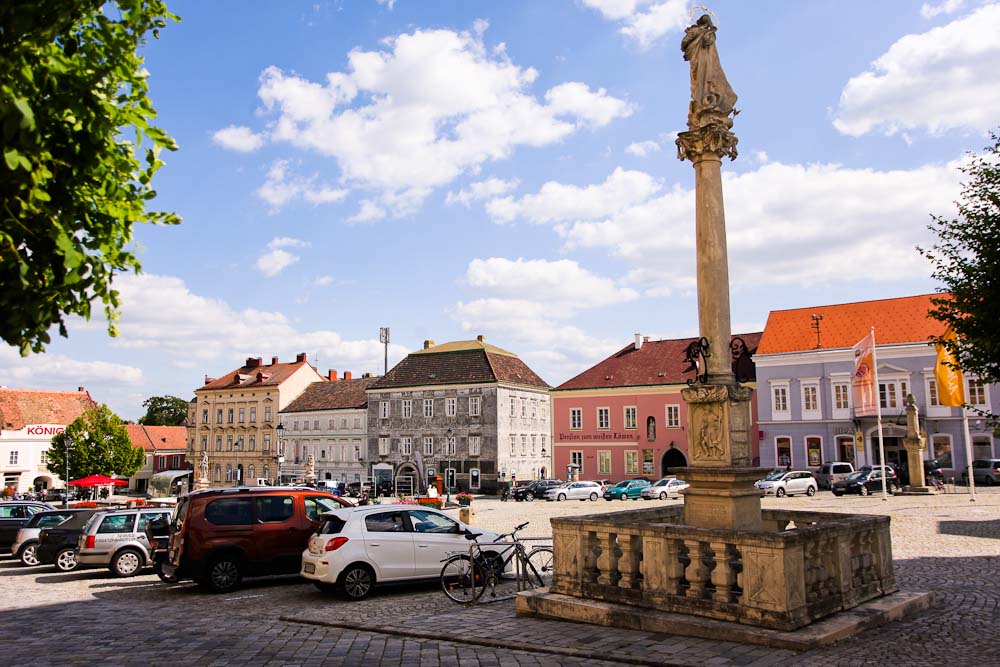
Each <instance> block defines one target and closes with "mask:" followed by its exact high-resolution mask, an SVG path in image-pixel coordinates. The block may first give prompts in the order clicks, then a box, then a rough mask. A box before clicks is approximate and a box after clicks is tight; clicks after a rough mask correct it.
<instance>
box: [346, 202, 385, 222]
mask: <svg viewBox="0 0 1000 667" xmlns="http://www.w3.org/2000/svg"><path fill="white" fill-rule="evenodd" d="M384 217H385V209H384V208H382V207H381V206H379V205H378V204H376V203H375V202H373V201H371V200H370V199H365V200H363V201H362V202H361V208H359V209H358V212H357V213H356V214H354V215H352V216H351V217H350V218H348V219H347V221H348V222H375V221H377V220H381V219H383V218H384Z"/></svg>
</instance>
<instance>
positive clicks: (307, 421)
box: [296, 419, 309, 431]
mask: <svg viewBox="0 0 1000 667" xmlns="http://www.w3.org/2000/svg"><path fill="white" fill-rule="evenodd" d="M296 423H298V422H296ZM302 430H303V431H308V430H309V420H308V419H306V420H305V421H303V422H302Z"/></svg>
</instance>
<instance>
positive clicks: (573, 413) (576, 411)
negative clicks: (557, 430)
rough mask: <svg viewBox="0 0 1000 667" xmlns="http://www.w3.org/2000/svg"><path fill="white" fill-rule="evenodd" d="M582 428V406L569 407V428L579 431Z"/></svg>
mask: <svg viewBox="0 0 1000 667" xmlns="http://www.w3.org/2000/svg"><path fill="white" fill-rule="evenodd" d="M582 428H583V408H570V409H569V429H570V430H571V431H579V430H580V429H582Z"/></svg>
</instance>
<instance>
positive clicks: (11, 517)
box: [0, 500, 55, 551]
mask: <svg viewBox="0 0 1000 667" xmlns="http://www.w3.org/2000/svg"><path fill="white" fill-rule="evenodd" d="M54 509H55V507H53V506H52V505H46V504H45V503H39V502H33V501H25V500H12V501H9V502H2V503H0V551H10V547H11V545H12V544H14V540H15V539H16V538H17V531H19V530H21V528H23V527H24V525H25V524H27V523H28V522H29V521H30V520H31V517H33V516H35V514H36V513H38V512H41V511H44V510H54Z"/></svg>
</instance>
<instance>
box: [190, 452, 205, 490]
mask: <svg viewBox="0 0 1000 667" xmlns="http://www.w3.org/2000/svg"><path fill="white" fill-rule="evenodd" d="M208 486H209V481H208V452H207V451H202V453H201V462H200V463H199V464H198V479H197V480H195V483H194V487H195V489H198V490H201V489H207V488H208Z"/></svg>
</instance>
